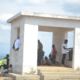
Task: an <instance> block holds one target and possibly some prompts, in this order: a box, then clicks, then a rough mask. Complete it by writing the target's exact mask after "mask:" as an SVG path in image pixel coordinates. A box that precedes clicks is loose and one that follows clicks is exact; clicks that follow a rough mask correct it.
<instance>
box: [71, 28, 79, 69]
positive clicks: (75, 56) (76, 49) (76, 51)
mask: <svg viewBox="0 0 80 80" xmlns="http://www.w3.org/2000/svg"><path fill="white" fill-rule="evenodd" d="M72 66H73V68H74V69H75V70H76V69H78V68H80V28H75V30H74V48H73V65H72Z"/></svg>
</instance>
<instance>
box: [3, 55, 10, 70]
mask: <svg viewBox="0 0 80 80" xmlns="http://www.w3.org/2000/svg"><path fill="white" fill-rule="evenodd" d="M4 59H7V64H6V65H3V67H4V69H8V68H9V54H7V55H6V57H5V58H4Z"/></svg>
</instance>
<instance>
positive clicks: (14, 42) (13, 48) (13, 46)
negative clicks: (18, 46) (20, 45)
mask: <svg viewBox="0 0 80 80" xmlns="http://www.w3.org/2000/svg"><path fill="white" fill-rule="evenodd" d="M15 41H16V40H15ZM15 41H14V43H13V47H12V48H13V49H15Z"/></svg>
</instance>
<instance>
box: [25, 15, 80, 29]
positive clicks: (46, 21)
mask: <svg viewBox="0 0 80 80" xmlns="http://www.w3.org/2000/svg"><path fill="white" fill-rule="evenodd" d="M25 20H26V21H25V22H26V23H27V24H32V25H39V26H40V25H42V26H48V27H64V28H76V27H77V28H78V27H80V21H79V20H70V19H56V18H42V17H30V16H27V17H26V16H25Z"/></svg>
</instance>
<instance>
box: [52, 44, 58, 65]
mask: <svg viewBox="0 0 80 80" xmlns="http://www.w3.org/2000/svg"><path fill="white" fill-rule="evenodd" d="M56 54H57V51H56V49H55V45H52V62H53V64H55V59H56ZM57 55H58V54H57Z"/></svg>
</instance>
